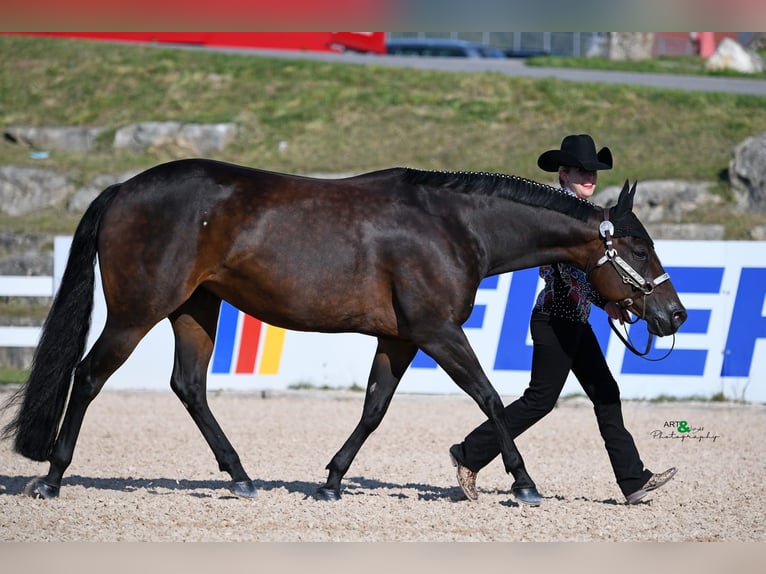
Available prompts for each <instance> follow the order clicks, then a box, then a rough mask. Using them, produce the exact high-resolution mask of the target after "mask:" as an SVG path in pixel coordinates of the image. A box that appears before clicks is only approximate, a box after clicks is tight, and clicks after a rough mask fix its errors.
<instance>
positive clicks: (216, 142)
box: [114, 122, 238, 155]
mask: <svg viewBox="0 0 766 574" xmlns="http://www.w3.org/2000/svg"><path fill="white" fill-rule="evenodd" d="M237 133H238V128H237V125H236V124H233V123H224V124H195V123H190V124H182V123H180V122H142V123H138V124H133V125H130V126H126V127H124V128H120V129H119V130H117V132H116V133H115V135H114V147H115V149H130V150H133V151H136V152H140V151H143V150H145V149H147V148H151V147H164V146H170V147H176V148H180V149H181V150H182V151H183V152H184V153H187V154H190V155H205V154H208V153H210V152H213V151H222V150H223V149H224V148H225V147H226V146H228V145H229V144H230V143H231V142H233V141H234V138H236V136H237Z"/></svg>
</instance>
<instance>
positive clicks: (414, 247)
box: [4, 159, 686, 499]
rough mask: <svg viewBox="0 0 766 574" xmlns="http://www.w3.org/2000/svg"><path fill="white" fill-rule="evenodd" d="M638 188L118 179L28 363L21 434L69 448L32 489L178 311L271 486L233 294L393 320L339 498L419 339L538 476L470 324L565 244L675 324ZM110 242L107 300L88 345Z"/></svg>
mask: <svg viewBox="0 0 766 574" xmlns="http://www.w3.org/2000/svg"><path fill="white" fill-rule="evenodd" d="M634 193H635V185H634V186H633V188H632V189H628V183H627V182H626V183H625V187H624V188H623V190H622V193H621V195H620V198H619V201H618V203H617V205H616V206H615V207H613V208H611V210H607V209H602V208H600V207H596V206H595V205H593V204H591V203H588V202H585V201H582V200H579V199H576V198H574V197H571V196H569V195H567V194H565V193H562V192H561V191H560V190H557V189H554V188H552V187H548V186H545V185H541V184H538V183H535V182H532V181H529V180H524V179H521V178H517V177H514V176H506V175H499V174H476V173H448V172H428V171H418V170H413V169H407V168H392V169H386V170H382V171H376V172H372V173H367V174H363V175H359V176H355V177H350V178H345V179H334V180H330V179H327V180H325V179H313V178H307V177H299V176H294V175H286V174H279V173H273V172H268V171H262V170H257V169H250V168H247V167H242V166H236V165H231V164H226V163H221V162H215V161H209V160H202V159H190V160H181V161H174V162H170V163H166V164H162V165H159V166H156V167H154V168H151V169H149V170H147V171H145V172H143V173H141V174H139V175H137V176H135V177H134V178H132V179H130V180H128V181H126V182H124V183H121V184H116V185H113V186H110V187H109V188H107V189H105V190H104V191H103V192H102V193H101V194H100V195H99V196H98V197H97V198H96V199H95V200H94V201H93V203H92V204H91V205H90V207H89V208H88V209H87V211H86V212H85V214H84V216H83V218H82V220H81V221H80V223H79V226H78V228H77V231H76V232H75V235H74V239H73V243H72V247H71V251H70V254H69V260H68V263H67V267H66V271H65V273H64V276H63V279H62V282H61V286H60V288H59V290H58V293H57V294H56V297H55V299H54V302H53V305H52V307H51V310H50V313H49V316H48V318H47V320H46V322H45V325H44V328H43V332H42V336H41V339H40V343H39V345H38V348H37V351H36V354H35V358H34V361H33V367H32V370H31V373H30V377H29V380H28V381H27V382H26V384H25V385H24V386H22V387H21V388H20V389H19V391H18V392H17V393H16V394H15V395H14V397H12V399H11V400H10V401H9V403H8V404H7V405H6V406H9V405H14V406H17V407H18V409H17V410H16V413H15V416H14V418H13V420H12V421H11V422H10V423H9V424H8V425H7V426H6V428H5V429H4V434H5V436H6V437H9V438H13V440H14V447H15V450H16V451H17V452H19V453H20V454H22V455H24V456H26V457H28V458H30V459H33V460H38V461H46V460H47V461H49V463H50V467H49V470H48V474H47V475H46V476H45V477H39V478H36V479H34V480H33V481H32V482H31V483H30V485H29V487H28V489H27V492H28V494H30V495H32V496H37V497H43V498H51V497H55V496H57V495H58V494H59V491H60V487H61V480H62V477H63V474H64V472H65V470H66V469H67V467H68V466H69V464H70V462H71V460H72V455H73V452H74V448H75V443H76V441H77V437H78V434H79V432H80V428H81V425H82V422H83V418H84V416H85V412H86V410H87V408H88V405H89V404H90V402H91V401H92V400H93V399H94V398H95V397H96V395H98V393H99V391H100V390H101V388H102V387H103V386H104V383H106V381H107V379H108V378H109V376H110V375H111V374H112V373H113V372H114V371H115V370H116V369H117V368H118V367H119V366H120V365H121V364H122V363H123V362H124V361H125V360H126V359H127V358H128V356H129V355H130V354H131V352H132V351H133V349H134V348H135V347H136V345H137V344H138V342H139V341H140V340H141V339H142V337H144V335H146V333H147V332H148V331H149V330H150V329H151V328H152V327H153V326H154V325H155V324H156V323H158V322H159V321H161V320H162V319H165V318H168V319H169V320H170V323H171V325H172V329H173V333H174V336H175V360H174V365H173V372H172V376H171V381H170V386H171V388H172V389H173V391H174V392H175V393H176V395H177V396H178V398H179V399H180V400H181V402H182V403H183V404H184V406H185V407H186V409H187V410H188V411H189V414H190V415H191V417H192V418H193V419H194V422H195V423H196V425H197V426H198V427H199V430H200V431H201V432H202V434H203V435H204V437H205V439H206V441H207V443H208V444H209V446H210V448H211V450H212V451H213V453H214V455H215V458H216V460H217V461H218V465H219V467H220V469H221V470H222V471H225V472H227V473H228V474H229V475H230V476H231V479H232V484H231V489H232V490H233V491H234V492H235V493H237V494H239V495H241V496H254V495H255V494H256V490H255V487H254V485H253V482H252V481H251V479H250V477H249V476H248V474H247V473H246V472H245V470H244V468H243V467H242V464H241V463H240V460H239V456H238V455H237V453H236V451H235V450H234V448H233V447H232V445H231V443H230V442H229V440H228V439H227V438H226V436H225V435H224V432H223V430H222V429H221V427H220V426H219V424H218V422H217V421H216V419H215V418H214V416H213V414H212V413H211V411H210V409H209V407H208V403H207V398H206V376H207V369H208V361H209V360H210V357H211V353H212V351H213V343H214V340H215V334H216V327H217V318H218V312H219V308H220V305H221V301H222V300H225V301H228V302H229V303H231V304H232V305H234V306H236V307H238V308H239V309H241V310H242V311H244V312H245V313H248V314H249V315H252V316H253V317H257V318H259V319H261V320H263V321H265V322H267V323H270V324H272V325H276V326H279V327H284V328H286V329H293V330H301V331H320V332H327V333H330V332H357V333H365V334H367V335H372V336H374V337H377V341H378V344H377V349H376V351H375V355H374V359H373V363H372V369H371V372H370V377H369V381H368V384H367V391H366V395H365V400H364V407H363V412H362V416H361V420H360V421H359V423H358V424H357V426H356V428H355V429H354V430H353V432H352V433H351V435H350V436H349V438H348V439H347V440H346V442H345V443H344V444H343V446H342V447H341V448H340V450H339V451H338V452H337V454H335V456H334V457H333V458H332V460H331V461H330V462H329V464H328V465H327V469H328V470H329V475H328V478H327V482H326V484H325V485H324V486H323V487H321V488H320V489H319V491H318V496H319V497H320V498H324V499H338V498H340V484H341V480H342V478H343V476H344V475H345V474H346V472H347V471H348V469H349V467H350V465H351V462H352V461H353V459H354V457H355V456H356V454H357V452H358V451H359V449H360V448H361V447H362V444H363V443H364V441H365V440H366V439H367V437H368V436H369V435H370V434H371V433H372V432H373V431H374V430H375V429H376V428H377V427H378V425H379V424H380V422H381V420H382V419H383V416H384V415H385V413H386V410H387V408H388V406H389V403H390V401H391V398H392V396H393V394H394V392H395V390H396V387H397V385H398V383H399V380H400V379H401V377H402V375H403V374H404V372H405V370H406V369H407V367H408V365H409V364H410V362H411V361H412V359H413V358H414V356H415V354H416V352H417V350H418V349H422V350H423V351H424V352H425V353H427V354H428V355H430V356H431V357H432V358H433V359H435V360H436V362H437V363H438V364H439V365H440V366H441V367H442V368H443V369H444V370H445V371H446V373H447V374H448V375H449V376H450V377H451V378H452V380H453V381H454V382H455V383H456V384H457V385H458V386H459V387H460V388H461V389H462V390H464V391H465V392H466V393H467V394H468V395H469V396H471V397H472V398H473V399H474V400H475V401H476V403H478V405H479V407H480V408H481V410H482V411H483V413H484V414H485V415H486V416H487V417H488V418H489V419H491V420H492V421H494V423H495V425H496V427H497V432H498V436H499V437H500V443H501V446H502V457H503V462H504V464H505V468H506V471H507V472H509V473H511V474H512V475H513V477H514V479H515V482H514V488H521V489H524V488H528V489H534V488H535V487H534V482H533V481H532V479H531V478H530V477H529V475H528V473H527V472H526V470H525V468H524V463H523V460H522V458H521V456H520V454H519V452H518V450H517V449H516V446H515V445H514V442H513V440H512V439H511V438H510V435H509V433H508V430H507V428H506V426H505V424H504V422H503V419H502V417H501V416H500V415H501V412H502V410H503V404H502V402H501V400H500V397H499V396H498V394H497V393H496V392H495V390H494V389H493V387H492V385H491V384H490V381H489V380H488V378H487V376H486V375H485V373H484V371H483V370H482V368H481V366H480V364H479V361H478V360H477V358H476V355H475V354H474V352H473V350H472V349H471V346H470V344H469V342H468V339H467V338H466V335H465V333H464V332H463V329H462V327H461V325H462V324H463V322H464V321H466V319H468V316H469V315H470V313H471V310H472V307H473V302H474V297H475V295H476V291H477V288H478V286H479V283H480V282H481V280H482V279H483V278H484V277H487V276H489V275H495V274H499V273H505V272H508V271H514V270H517V269H522V268H527V267H533V266H538V265H541V264H544V263H551V262H557V261H565V262H569V263H572V264H574V265H577V266H579V267H581V268H583V269H585V270H586V271H588V272H589V277H590V280H591V282H592V283H593V285H594V286H595V287H596V289H598V290H599V291H600V292H601V294H602V295H603V296H605V297H606V298H607V299H609V300H613V301H621V302H622V304H623V305H624V306H625V307H627V308H629V309H630V310H631V311H632V312H633V313H634V314H636V315H637V316H639V317H642V318H643V319H645V320H646V321H647V324H648V330H649V331H650V333H653V334H656V335H660V336H663V335H670V334H672V333H675V332H676V331H677V330H678V328H679V327H680V325H681V323H683V321H684V320H685V318H686V311H685V309H684V307H683V306H682V304H681V302H680V301H679V299H678V295H677V294H676V291H675V289H674V288H673V286H672V283H671V282H670V281H667V280H666V279H667V275H665V274H664V271H663V269H662V265H661V264H660V261H659V260H658V258H657V255H656V254H655V252H654V247H653V244H652V241H651V239H650V238H649V236H648V234H647V233H646V230H645V229H644V227H643V226H642V225H641V223H640V222H639V221H638V219H637V218H636V216H635V215H634V214H633V211H632V206H633V194H634ZM607 217H608V219H609V222H608V223H606V224H604V223H602V222H604V220H605V219H606V218H607ZM600 225H601V230H602V231H601V232H599V227H600ZM605 225H606V228H605V227H604V226H605ZM96 256H98V260H99V262H100V269H101V275H102V280H103V287H104V295H105V298H106V305H107V319H106V324H105V326H104V329H103V331H102V332H101V334H100V336H99V337H98V339H97V341H96V342H95V344H94V346H93V348H92V349H91V350H90V351H89V352H88V354H87V355H86V356H85V357H84V358H82V357H83V353H84V351H85V344H86V341H87V334H88V330H89V327H90V316H91V311H92V304H93V289H94V279H95V277H94V275H95V272H94V265H95V259H96ZM606 262H608V263H610V264H605V263H606ZM618 263H619V265H618ZM67 399H68V400H67Z"/></svg>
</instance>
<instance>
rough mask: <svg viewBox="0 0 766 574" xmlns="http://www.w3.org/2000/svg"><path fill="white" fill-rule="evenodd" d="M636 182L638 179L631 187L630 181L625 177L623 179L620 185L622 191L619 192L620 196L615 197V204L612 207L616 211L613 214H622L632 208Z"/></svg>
mask: <svg viewBox="0 0 766 574" xmlns="http://www.w3.org/2000/svg"><path fill="white" fill-rule="evenodd" d="M637 183H638V181H636V182H635V183H634V184H633V187H632V188H631V187H630V181H629V180H627V179H626V180H625V184H624V185H623V186H622V191H621V192H620V197H619V198H617V205H616V206H615V208H614V210H615V212H616V214H615V215H623V214H625V213H628V212H629V211H631V210H632V209H633V196H634V195H635V194H636V184H637Z"/></svg>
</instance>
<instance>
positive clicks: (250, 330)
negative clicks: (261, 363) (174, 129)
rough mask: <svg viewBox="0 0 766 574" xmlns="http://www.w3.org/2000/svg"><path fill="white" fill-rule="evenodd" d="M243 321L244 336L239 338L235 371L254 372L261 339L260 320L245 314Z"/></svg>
mask: <svg viewBox="0 0 766 574" xmlns="http://www.w3.org/2000/svg"><path fill="white" fill-rule="evenodd" d="M243 320H244V322H243V323H242V336H241V337H240V339H239V356H238V357H237V368H236V369H235V371H234V372H235V373H254V372H255V359H256V357H257V356H258V343H259V342H260V339H261V325H263V323H261V321H260V320H258V319H255V318H254V317H251V316H250V315H244V319H243Z"/></svg>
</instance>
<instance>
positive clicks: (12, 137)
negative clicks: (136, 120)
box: [4, 126, 104, 152]
mask: <svg viewBox="0 0 766 574" xmlns="http://www.w3.org/2000/svg"><path fill="white" fill-rule="evenodd" d="M103 131H104V128H98V127H91V128H88V127H79V126H62V127H28V126H13V127H10V128H8V129H6V130H5V134H4V137H5V139H6V140H7V141H10V142H13V143H16V144H20V145H24V146H27V147H30V148H32V149H38V150H52V149H55V150H62V151H74V152H84V151H90V150H92V149H94V148H95V147H96V139H97V138H98V136H99V135H100V134H101V133H102V132H103Z"/></svg>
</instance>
